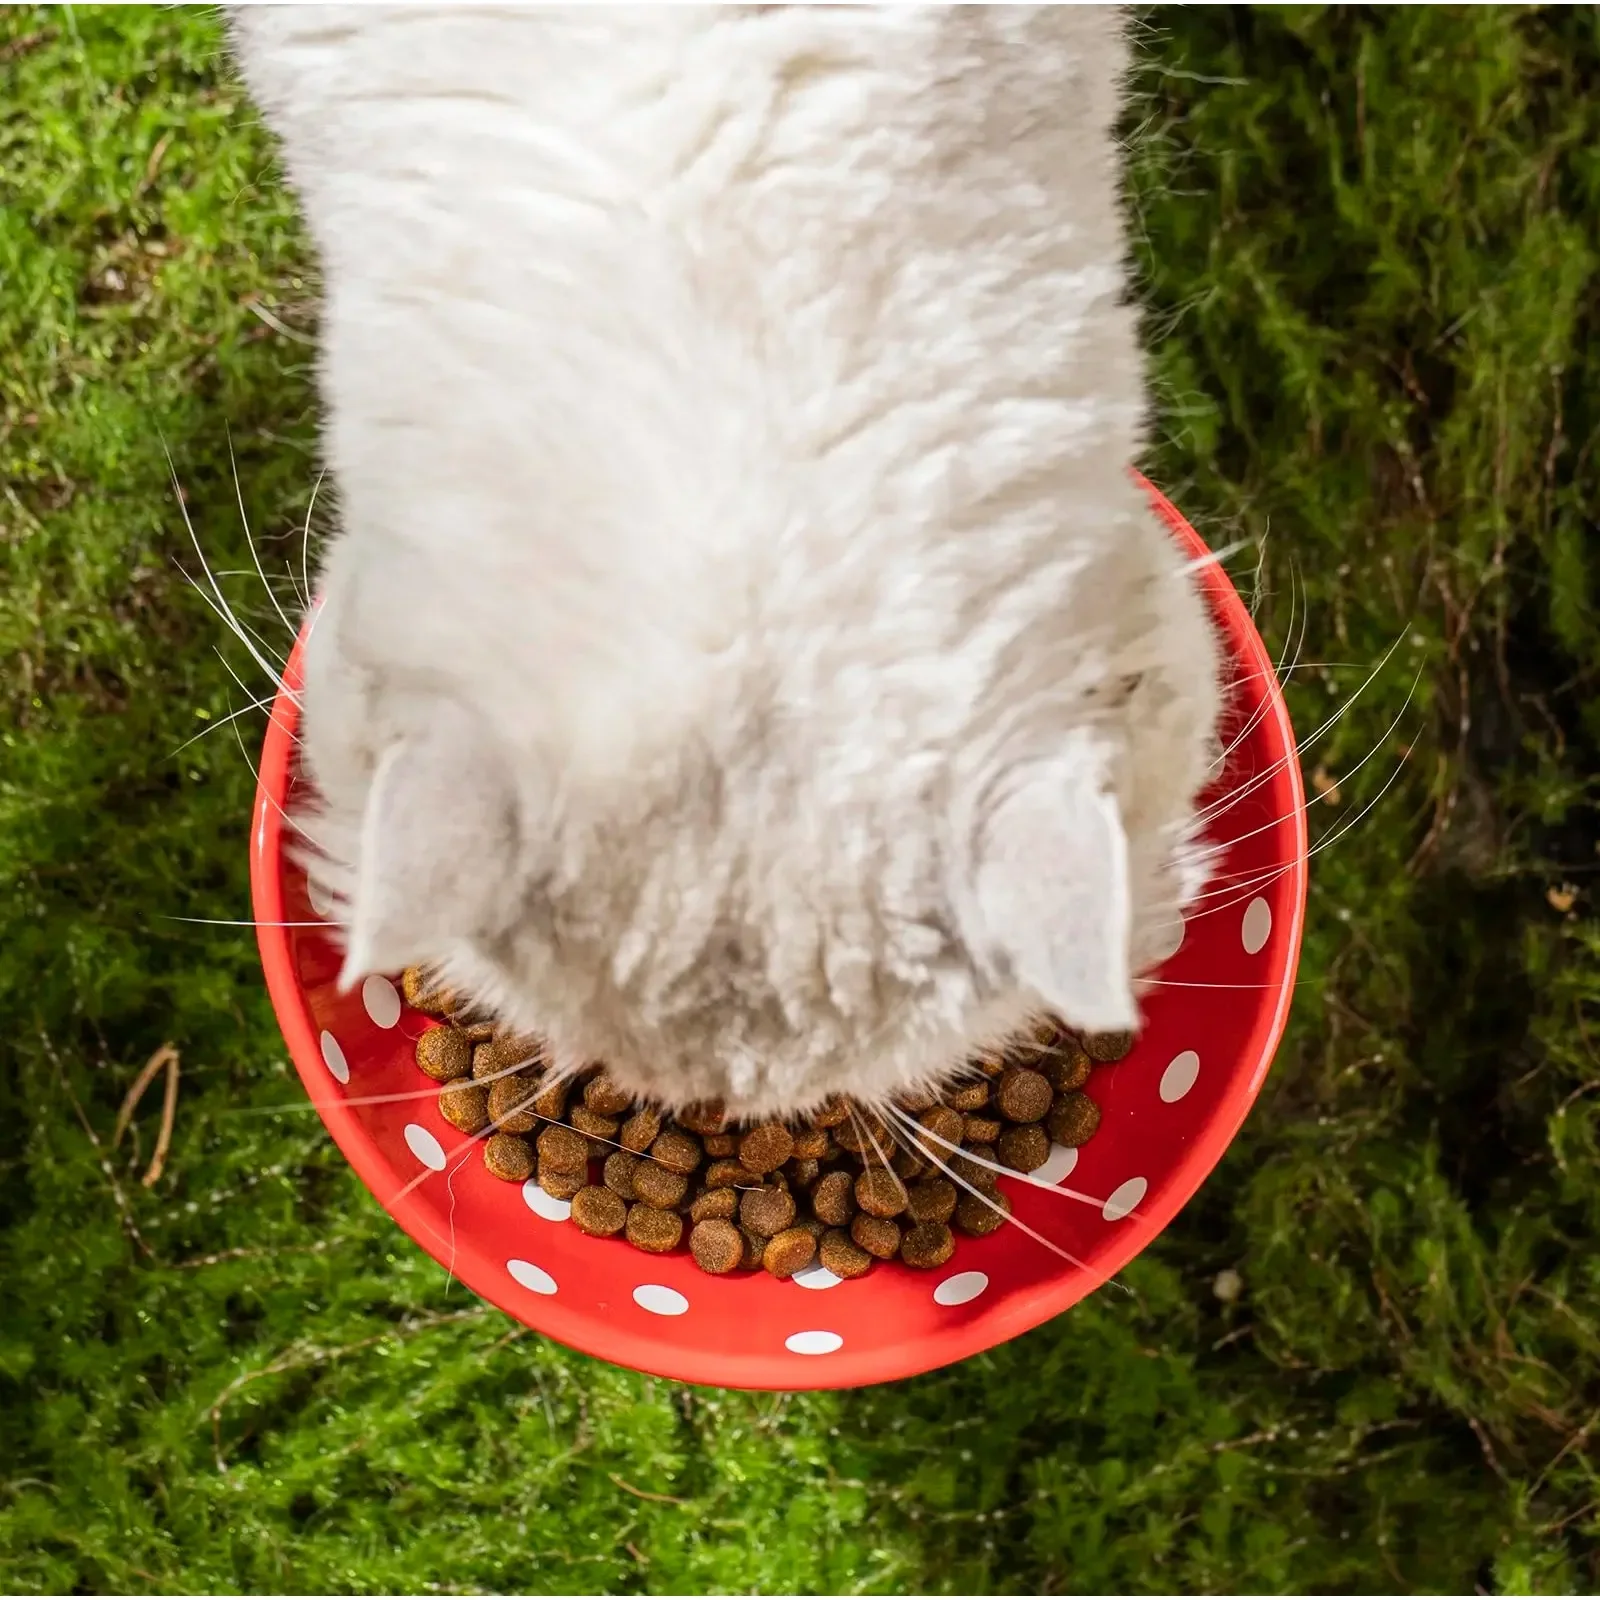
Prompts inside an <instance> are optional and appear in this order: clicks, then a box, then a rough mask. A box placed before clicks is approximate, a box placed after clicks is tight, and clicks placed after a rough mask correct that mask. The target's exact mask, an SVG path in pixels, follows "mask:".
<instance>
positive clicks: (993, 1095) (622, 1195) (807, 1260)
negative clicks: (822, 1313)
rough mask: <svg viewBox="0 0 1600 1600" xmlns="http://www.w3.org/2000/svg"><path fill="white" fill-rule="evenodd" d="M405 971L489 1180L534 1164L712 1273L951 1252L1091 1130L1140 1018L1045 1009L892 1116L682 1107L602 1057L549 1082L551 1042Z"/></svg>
mask: <svg viewBox="0 0 1600 1600" xmlns="http://www.w3.org/2000/svg"><path fill="white" fill-rule="evenodd" d="M401 987H402V990H403V992H404V994H405V997H406V1000H407V1001H408V1002H409V1003H410V1004H411V1005H412V1006H414V1007H415V1008H416V1009H417V1010H419V1011H422V1012H425V1013H426V1014H427V1015H429V1016H431V1017H434V1018H436V1019H437V1020H438V1022H439V1026H438V1027H434V1028H430V1029H428V1031H427V1032H426V1033H424V1034H423V1035H422V1037H421V1038H420V1039H419V1040H418V1041H417V1050H416V1060H417V1066H418V1067H419V1068H420V1069H421V1070H422V1071H423V1072H425V1073H426V1074H427V1075H428V1076H429V1077H430V1078H432V1079H434V1080H435V1081H436V1082H437V1083H438V1084H439V1086H440V1087H439V1111H440V1114H441V1115H442V1116H443V1117H444V1119H445V1120H446V1121H447V1122H448V1123H449V1124H450V1125H451V1126H452V1127H453V1128H457V1129H459V1130H460V1131H461V1132H462V1133H466V1134H479V1135H483V1136H484V1140H483V1160H484V1165H485V1166H486V1167H487V1168H488V1170H489V1171H490V1172H491V1173H492V1174H493V1175H494V1176H495V1177H497V1178H503V1179H505V1180H506V1181H507V1182H508V1183H524V1182H526V1181H527V1180H528V1179H529V1178H536V1179H537V1180H538V1182H539V1185H540V1187H541V1188H542V1189H544V1191H545V1193H546V1194H549V1195H551V1196H553V1197H554V1198H555V1199H558V1200H569V1201H571V1203H572V1221H573V1223H574V1224H575V1225H576V1226H577V1227H578V1228H579V1229H580V1230H581V1231H582V1232H584V1233H586V1234H589V1235H591V1236H593V1237H594V1238H597V1239H604V1238H615V1237H621V1238H624V1239H626V1240H627V1241H628V1243H629V1244H631V1245H633V1246H634V1248H635V1249H638V1250H645V1251H649V1252H650V1253H652V1254H655V1255H660V1254H663V1253H665V1252H667V1251H671V1250H677V1249H679V1248H680V1247H687V1249H688V1251H689V1253H690V1255H691V1256H692V1257H693V1258H694V1262H695V1265H696V1266H698V1267H699V1268H700V1269H701V1271H703V1272H709V1273H715V1274H718V1275H720V1274H723V1273H729V1272H742V1271H754V1270H756V1269H761V1270H764V1271H766V1272H769V1273H771V1274H772V1275H773V1276H774V1277H778V1278H790V1277H793V1276H794V1274H795V1273H797V1272H802V1271H804V1270H805V1269H806V1268H807V1267H810V1266H813V1265H816V1264H818V1263H820V1264H821V1265H822V1266H823V1267H826V1268H827V1270H828V1271H829V1272H832V1273H833V1274H834V1275H835V1276H837V1277H840V1278H859V1277H860V1276H861V1275H862V1274H863V1273H864V1272H867V1271H869V1270H870V1269H871V1267H872V1265H873V1263H874V1262H875V1261H892V1260H899V1261H901V1262H903V1263H905V1265H906V1266H908V1267H920V1268H924V1269H930V1268H934V1267H941V1266H943V1265H944V1264H945V1263H946V1262H947V1261H948V1260H949V1259H950V1257H951V1255H952V1254H953V1253H954V1251H955V1248H956V1234H957V1233H964V1234H967V1235H969V1236H971V1237H974V1238H981V1237H982V1236H983V1235H985V1234H989V1233H993V1232H994V1231H995V1229H997V1228H999V1227H1000V1226H1001V1225H1002V1224H1003V1223H1004V1222H1005V1220H1006V1217H1007V1216H1008V1215H1009V1213H1010V1210H1011V1205H1010V1202H1009V1201H1008V1200H1007V1199H1006V1197H1005V1195H1004V1194H1003V1193H1001V1191H1000V1189H999V1188H998V1187H997V1185H996V1182H995V1179H996V1177H997V1176H998V1171H997V1169H1003V1170H1010V1171H1013V1172H1024V1173H1026V1172H1034V1171H1036V1170H1037V1169H1038V1168H1040V1167H1042V1166H1043V1165H1044V1164H1045V1161H1046V1160H1047V1159H1048V1157H1049V1154H1050V1147H1051V1145H1052V1144H1053V1143H1054V1144H1062V1145H1068V1146H1077V1145H1081V1144H1083V1143H1084V1142H1085V1141H1086V1140H1088V1139H1089V1138H1090V1137H1091V1136H1092V1135H1093V1133H1094V1131H1095V1129H1096V1128H1098V1127H1099V1125H1100V1108H1099V1106H1097V1105H1096V1104H1095V1102H1094V1100H1093V1098H1092V1097H1091V1096H1090V1095H1088V1094H1087V1093H1085V1092H1084V1085H1085V1084H1087V1083H1088V1081H1089V1076H1090V1073H1091V1072H1092V1071H1093V1069H1094V1068H1095V1066H1096V1065H1098V1064H1100V1063H1103V1062H1112V1061H1120V1060H1121V1059H1122V1057H1123V1056H1125V1055H1126V1054H1127V1053H1128V1051H1129V1050H1130V1049H1131V1048H1132V1045H1133V1037H1132V1035H1131V1034H1100V1035H1091V1036H1080V1035H1078V1034H1076V1033H1074V1032H1072V1031H1071V1030H1070V1029H1068V1028H1066V1027H1064V1026H1063V1025H1062V1024H1060V1023H1058V1022H1056V1021H1055V1020H1053V1019H1050V1018H1044V1019H1041V1020H1040V1021H1039V1022H1038V1023H1037V1024H1035V1025H1034V1027H1033V1028H1032V1029H1031V1030H1030V1031H1029V1033H1028V1034H1027V1036H1026V1037H1023V1038H1020V1039H1018V1040H1017V1041H1015V1042H1014V1043H1013V1044H1012V1045H1010V1046H1008V1047H1007V1049H1006V1050H1005V1051H1004V1052H1003V1053H1000V1054H993V1055H985V1056H982V1057H979V1058H977V1059H975V1060H974V1061H972V1062H971V1063H970V1067H971V1070H970V1072H969V1073H968V1074H967V1075H966V1076H965V1077H964V1078H962V1079H961V1080H960V1081H958V1082H957V1083H955V1084H953V1085H952V1086H950V1087H949V1088H948V1089H946V1090H945V1091H944V1092H943V1093H942V1094H937V1095H935V1094H933V1093H922V1094H908V1095H905V1096H903V1097H902V1098H901V1100H900V1101H899V1102H898V1110H899V1112H900V1116H899V1117H898V1118H895V1119H890V1118H887V1117H885V1116H884V1115H883V1114H882V1113H880V1112H877V1111H873V1110H871V1109H869V1108H867V1107H865V1106H858V1105H852V1104H851V1103H849V1102H848V1101H844V1100H833V1101H830V1102H829V1103H828V1104H827V1105H825V1106H823V1107H821V1108H820V1109H819V1110H816V1111H814V1112H812V1113H811V1114H810V1115H809V1116H806V1117H803V1118H799V1119H797V1120H796V1121H795V1122H793V1123H783V1122H776V1121H767V1122H761V1123H757V1124H755V1125H753V1126H752V1125H746V1126H737V1125H730V1124H728V1123H727V1122H726V1121H725V1119H724V1117H723V1113H722V1108H721V1107H720V1106H719V1105H715V1104H708V1105H697V1106H689V1107H687V1108H685V1109H684V1110H682V1111H680V1112H679V1113H678V1114H677V1115H676V1116H667V1115H665V1114H664V1113H663V1112H661V1111H659V1110H657V1109H656V1108H654V1107H652V1106H647V1105H636V1104H634V1102H633V1100H632V1099H631V1097H630V1096H629V1095H628V1093H627V1091H626V1090H624V1089H623V1088H622V1087H621V1086H620V1085H619V1084H617V1083H616V1081H615V1080H614V1079H613V1078H612V1077H611V1076H610V1074H609V1073H607V1072H606V1071H605V1069H604V1068H603V1067H601V1066H599V1065H595V1066H591V1067H588V1068H586V1069H585V1070H584V1071H582V1072H580V1073H579V1074H577V1076H576V1077H574V1078H571V1079H568V1080H566V1081H564V1082H560V1083H545V1082H543V1081H542V1079H543V1061H542V1057H541V1048H540V1042H539V1040H538V1039H536V1038H528V1037H521V1038H519V1037H516V1036H514V1035H511V1034H507V1033H504V1032H500V1031H497V1030H495V1029H494V1028H493V1027H492V1026H490V1025H489V1024H486V1023H484V1022H481V1021H478V1020H476V1019H474V1018H473V1016H472V1014H471V1012H470V1009H469V1008H468V1007H467V1005H466V1004H465V1002H464V1001H463V1000H462V999H461V997H459V996H457V995H455V994H453V993H452V992H451V991H450V990H448V989H446V988H443V987H441V986H439V985H436V984H432V983H429V982H428V981H427V979H426V978H425V977H424V975H423V974H422V973H421V972H419V971H417V970H416V969H415V968H413V969H411V970H409V971H407V972H406V973H405V975H404V978H403V979H402V985H401Z"/></svg>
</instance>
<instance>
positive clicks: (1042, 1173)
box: [1033, 1144, 1078, 1183]
mask: <svg viewBox="0 0 1600 1600" xmlns="http://www.w3.org/2000/svg"><path fill="white" fill-rule="evenodd" d="M1077 1165H1078V1152H1077V1151H1076V1150H1074V1149H1073V1148H1072V1147H1071V1146H1070V1145H1064V1144H1053V1145H1051V1146H1050V1154H1049V1155H1047V1156H1046V1157H1045V1159H1044V1165H1043V1166H1042V1167H1037V1168H1035V1169H1034V1172H1033V1180H1034V1182H1035V1183H1060V1182H1061V1180H1062V1179H1063V1178H1067V1177H1071V1175H1072V1172H1073V1169H1074V1168H1075V1167H1076V1166H1077Z"/></svg>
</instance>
